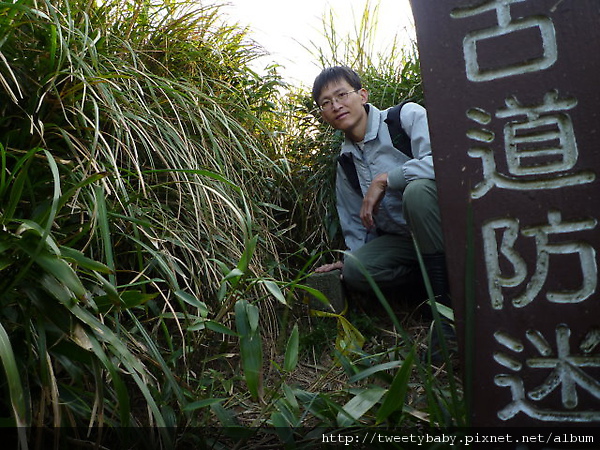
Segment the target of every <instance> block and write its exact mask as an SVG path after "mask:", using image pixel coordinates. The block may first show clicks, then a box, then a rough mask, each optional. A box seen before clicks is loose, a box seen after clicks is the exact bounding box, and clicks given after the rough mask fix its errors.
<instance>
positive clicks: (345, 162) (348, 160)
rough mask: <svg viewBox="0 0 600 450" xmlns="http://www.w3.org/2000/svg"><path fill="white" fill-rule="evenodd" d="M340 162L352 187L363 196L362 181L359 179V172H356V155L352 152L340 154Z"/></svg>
mask: <svg viewBox="0 0 600 450" xmlns="http://www.w3.org/2000/svg"><path fill="white" fill-rule="evenodd" d="M338 164H339V165H340V166H341V168H342V170H343V171H344V174H345V175H346V178H348V182H349V183H350V186H352V189H353V190H354V191H355V192H356V193H357V194H358V195H360V196H361V197H362V196H363V194H362V190H361V189H360V181H359V179H358V173H357V172H356V165H355V164H354V157H353V156H352V153H344V154H343V155H340V156H338Z"/></svg>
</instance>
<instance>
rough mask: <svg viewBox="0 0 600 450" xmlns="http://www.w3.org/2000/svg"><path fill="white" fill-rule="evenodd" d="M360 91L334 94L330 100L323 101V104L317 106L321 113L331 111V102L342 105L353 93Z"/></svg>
mask: <svg viewBox="0 0 600 450" xmlns="http://www.w3.org/2000/svg"><path fill="white" fill-rule="evenodd" d="M358 91H360V89H354V90H353V91H348V92H341V93H339V94H335V95H334V96H333V97H332V98H331V100H329V99H327V100H323V102H322V103H321V104H320V105H319V109H320V110H321V111H329V110H331V109H333V102H338V103H344V102H345V101H346V99H347V98H348V96H349V95H350V94H352V93H353V92H358Z"/></svg>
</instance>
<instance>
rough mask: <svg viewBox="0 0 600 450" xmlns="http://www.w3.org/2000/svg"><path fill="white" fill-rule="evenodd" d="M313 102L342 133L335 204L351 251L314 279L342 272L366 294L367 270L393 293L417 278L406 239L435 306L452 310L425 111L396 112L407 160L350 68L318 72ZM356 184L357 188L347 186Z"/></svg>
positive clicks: (411, 108)
mask: <svg viewBox="0 0 600 450" xmlns="http://www.w3.org/2000/svg"><path fill="white" fill-rule="evenodd" d="M312 95H313V99H314V101H315V102H316V104H317V105H318V106H319V108H320V110H321V114H322V117H323V119H324V120H325V121H326V122H327V123H328V124H329V125H331V126H332V127H333V128H335V129H337V130H341V131H343V132H344V134H345V141H344V143H343V145H342V148H341V151H340V159H339V160H340V163H339V164H338V167H337V179H336V198H337V209H338V215H339V219H340V224H341V227H342V231H343V235H344V239H345V242H346V246H347V247H348V252H349V256H346V257H345V258H344V261H337V262H335V263H333V264H326V265H324V266H321V267H319V268H317V269H316V272H327V271H331V270H334V269H341V270H342V276H343V280H344V282H345V284H346V285H347V286H348V287H349V288H350V289H353V290H358V291H363V292H368V291H370V290H371V288H370V285H369V282H368V279H367V278H366V277H365V275H364V271H365V270H366V272H368V273H369V274H370V276H371V277H372V278H373V280H374V281H375V282H376V283H377V284H378V286H379V288H380V289H382V290H383V291H384V292H386V291H387V292H390V291H393V290H395V289H397V288H398V287H399V286H402V285H405V284H406V283H408V282H411V281H414V280H415V279H417V278H416V277H421V275H420V270H419V264H418V259H417V253H416V249H415V246H414V243H413V238H412V236H411V233H412V235H413V236H414V238H415V240H416V242H417V244H418V247H419V250H420V252H421V254H422V256H423V260H424V263H425V266H426V269H427V274H428V276H429V279H430V282H431V285H432V289H433V292H434V295H435V296H436V301H438V302H440V303H442V304H445V305H447V306H450V300H449V296H448V285H447V275H446V262H445V257H444V243H443V237H442V230H441V222H440V213H439V207H438V197H437V188H436V184H435V172H434V167H433V159H432V156H431V145H430V140H429V128H428V124H427V114H426V111H425V109H424V108H423V107H422V106H420V105H418V104H416V103H406V104H404V105H403V106H402V108H401V109H400V112H399V114H400V123H401V126H402V128H403V130H404V131H405V132H406V135H407V136H408V137H409V138H410V152H409V155H410V156H409V155H407V154H405V153H403V152H402V151H400V150H398V149H397V148H395V147H394V144H393V143H392V137H391V135H390V130H389V127H388V124H387V123H386V122H385V120H386V118H387V111H380V110H379V109H377V108H376V107H375V106H373V105H372V104H369V103H368V99H369V94H368V92H367V90H365V89H364V88H363V87H362V84H361V80H360V78H359V76H358V75H357V74H356V73H355V72H354V71H353V70H352V69H350V68H348V67H339V66H338V67H331V68H328V69H325V70H323V71H322V72H321V74H319V76H317V78H316V79H315V82H314V84H313V91H312ZM343 161H345V162H346V164H343V163H342V162H343ZM348 161H350V167H351V169H350V170H349V169H348V168H347V166H348V164H347V163H348ZM352 163H353V164H352ZM344 165H346V169H344ZM355 177H357V178H358V183H357V182H356V180H352V178H355ZM353 181H354V183H353ZM353 184H354V185H355V187H356V186H357V184H359V185H360V189H355V187H354V188H353Z"/></svg>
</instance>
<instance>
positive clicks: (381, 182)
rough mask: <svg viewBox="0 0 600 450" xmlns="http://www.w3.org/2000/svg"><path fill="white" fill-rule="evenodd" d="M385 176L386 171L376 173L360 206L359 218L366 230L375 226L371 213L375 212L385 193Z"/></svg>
mask: <svg viewBox="0 0 600 450" xmlns="http://www.w3.org/2000/svg"><path fill="white" fill-rule="evenodd" d="M387 178H388V176H387V173H380V174H379V175H377V176H376V177H375V178H374V179H373V181H372V182H371V185H370V186H369V189H368V190H367V194H366V195H365V198H364V199H363V202H362V207H361V208H360V220H361V221H362V224H363V225H364V226H365V228H366V229H367V230H371V229H372V228H374V227H375V221H374V220H373V215H374V214H377V210H378V209H379V204H380V203H381V200H382V199H383V196H384V195H385V190H386V189H387Z"/></svg>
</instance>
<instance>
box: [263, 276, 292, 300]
mask: <svg viewBox="0 0 600 450" xmlns="http://www.w3.org/2000/svg"><path fill="white" fill-rule="evenodd" d="M260 282H261V283H262V284H264V285H265V287H266V288H267V289H268V290H269V292H270V293H271V294H272V295H273V297H275V298H276V299H277V301H279V303H282V304H284V305H286V306H287V301H286V300H285V295H283V292H281V289H280V288H279V286H278V285H277V283H275V282H274V281H272V280H261V281H260Z"/></svg>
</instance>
